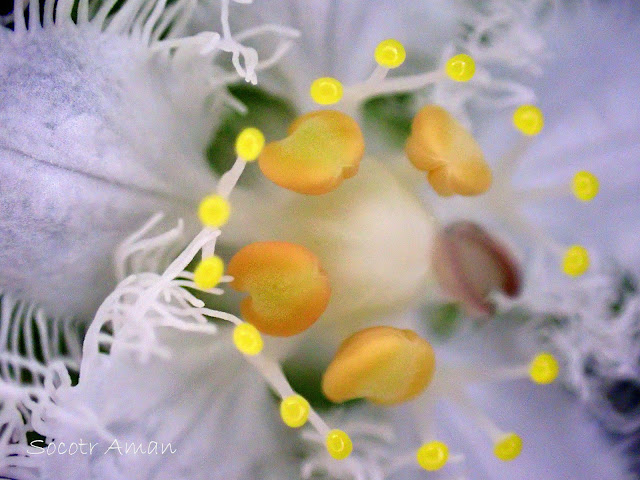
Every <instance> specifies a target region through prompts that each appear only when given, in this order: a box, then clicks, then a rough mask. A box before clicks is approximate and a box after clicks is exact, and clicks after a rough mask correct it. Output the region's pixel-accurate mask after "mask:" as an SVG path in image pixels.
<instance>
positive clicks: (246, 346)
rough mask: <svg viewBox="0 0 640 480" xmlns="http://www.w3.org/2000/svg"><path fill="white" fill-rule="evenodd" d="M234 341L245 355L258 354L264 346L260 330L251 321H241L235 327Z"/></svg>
mask: <svg viewBox="0 0 640 480" xmlns="http://www.w3.org/2000/svg"><path fill="white" fill-rule="evenodd" d="M233 343H234V344H235V346H236V348H237V349H238V350H240V351H241V352H242V353H244V354H245V355H257V354H259V353H260V352H261V351H262V347H263V341H262V336H261V335H260V332H259V331H258V329H257V328H256V327H254V326H253V325H251V324H250V323H241V324H240V325H237V326H236V328H234V329H233Z"/></svg>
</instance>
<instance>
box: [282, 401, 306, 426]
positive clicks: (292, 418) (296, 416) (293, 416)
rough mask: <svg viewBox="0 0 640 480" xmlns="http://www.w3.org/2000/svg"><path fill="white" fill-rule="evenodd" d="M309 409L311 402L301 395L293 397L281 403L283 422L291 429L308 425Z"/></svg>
mask: <svg viewBox="0 0 640 480" xmlns="http://www.w3.org/2000/svg"><path fill="white" fill-rule="evenodd" d="M309 409H310V407H309V402H307V400H306V399H305V398H304V397H302V396H300V395H291V396H290V397H287V398H283V399H282V402H280V416H281V417H282V421H283V422H284V423H285V425H287V426H288V427H291V428H299V427H301V426H303V425H304V424H305V423H307V420H308V418H309Z"/></svg>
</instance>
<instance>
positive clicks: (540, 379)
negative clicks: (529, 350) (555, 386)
mask: <svg viewBox="0 0 640 480" xmlns="http://www.w3.org/2000/svg"><path fill="white" fill-rule="evenodd" d="M559 371H560V367H559V366H558V361H557V360H556V357H554V356H553V355H551V354H550V353H547V352H543V353H539V354H538V355H536V357H535V358H534V359H533V361H532V362H531V364H530V365H529V376H530V377H531V380H533V381H534V382H536V383H539V384H540V385H546V384H547V383H551V382H553V381H554V380H555V379H556V378H557V377H558V372H559Z"/></svg>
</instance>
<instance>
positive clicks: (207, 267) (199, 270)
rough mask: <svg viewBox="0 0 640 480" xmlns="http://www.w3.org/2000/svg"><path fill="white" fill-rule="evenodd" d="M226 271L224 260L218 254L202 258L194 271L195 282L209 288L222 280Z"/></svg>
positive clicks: (202, 287)
mask: <svg viewBox="0 0 640 480" xmlns="http://www.w3.org/2000/svg"><path fill="white" fill-rule="evenodd" d="M223 273H224V262H223V261H222V259H221V258H220V257H218V256H213V257H208V258H205V259H204V260H202V261H201V262H200V263H199V264H198V266H197V267H196V270H195V272H194V273H193V282H194V283H195V284H196V286H197V287H198V288H201V289H202V290H209V289H210V288H213V287H215V286H216V285H218V283H219V282H220V279H221V278H222V274H223Z"/></svg>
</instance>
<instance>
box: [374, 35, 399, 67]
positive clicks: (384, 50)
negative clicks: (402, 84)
mask: <svg viewBox="0 0 640 480" xmlns="http://www.w3.org/2000/svg"><path fill="white" fill-rule="evenodd" d="M375 58H376V62H378V65H380V66H381V67H386V68H397V67H399V66H400V65H402V64H403V63H404V61H405V59H406V58H407V52H406V51H405V49H404V45H402V44H401V43H400V42H399V41H397V40H394V39H392V38H390V39H388V40H383V41H382V42H380V43H379V44H378V46H377V47H376V51H375Z"/></svg>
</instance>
